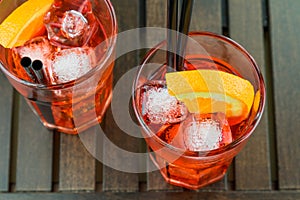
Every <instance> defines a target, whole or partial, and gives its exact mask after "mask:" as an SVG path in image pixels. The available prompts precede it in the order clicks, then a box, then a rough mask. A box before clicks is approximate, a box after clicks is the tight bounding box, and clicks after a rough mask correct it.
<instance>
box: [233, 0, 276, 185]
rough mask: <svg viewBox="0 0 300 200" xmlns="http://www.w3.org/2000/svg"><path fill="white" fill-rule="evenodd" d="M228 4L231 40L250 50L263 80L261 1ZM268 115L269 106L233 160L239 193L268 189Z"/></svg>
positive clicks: (237, 0) (244, 0) (235, 1)
mask: <svg viewBox="0 0 300 200" xmlns="http://www.w3.org/2000/svg"><path fill="white" fill-rule="evenodd" d="M228 3H229V5H228V7H229V11H230V12H229V31H230V37H231V38H232V39H234V40H235V41H237V42H238V43H240V44H241V45H242V46H244V47H245V48H246V49H247V50H248V51H249V53H250V54H251V55H252V56H253V57H254V59H255V60H256V62H257V64H258V65H259V66H260V69H261V70H262V72H263V75H264V77H266V67H265V53H264V38H263V36H264V33H263V19H262V16H263V15H262V1H261V0H252V1H248V0H229V1H228ZM267 81H268V80H266V82H267ZM267 113H268V106H266V107H265V112H264V115H263V117H262V119H261V122H260V125H259V126H258V128H257V129H256V130H255V132H254V133H253V135H252V136H251V138H250V140H249V142H248V144H247V146H246V147H245V148H244V149H243V150H242V151H241V152H240V154H239V155H238V156H237V158H236V160H235V179H236V184H235V187H236V189H238V190H266V189H271V175H270V158H269V148H268V118H267ZM253 169H255V170H253Z"/></svg>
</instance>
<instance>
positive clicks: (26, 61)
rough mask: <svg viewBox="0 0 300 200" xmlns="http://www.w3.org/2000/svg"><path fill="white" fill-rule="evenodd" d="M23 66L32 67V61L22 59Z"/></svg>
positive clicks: (27, 58) (26, 58)
mask: <svg viewBox="0 0 300 200" xmlns="http://www.w3.org/2000/svg"><path fill="white" fill-rule="evenodd" d="M21 65H22V66H23V67H29V66H30V65H31V59H30V58H29V57H23V58H22V59H21Z"/></svg>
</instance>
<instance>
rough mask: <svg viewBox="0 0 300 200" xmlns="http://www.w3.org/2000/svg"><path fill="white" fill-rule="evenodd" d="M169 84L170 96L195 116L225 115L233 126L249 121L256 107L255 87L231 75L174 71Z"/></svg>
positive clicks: (202, 71) (214, 72)
mask: <svg viewBox="0 0 300 200" xmlns="http://www.w3.org/2000/svg"><path fill="white" fill-rule="evenodd" d="M166 82H167V87H168V91H169V93H170V95H172V96H175V97H176V98H177V99H178V100H180V101H182V102H184V103H185V105H186V106H187V108H188V110H189V111H190V112H191V113H200V114H207V113H215V112H222V113H225V114H226V117H227V118H228V122H229V123H230V124H231V125H233V124H237V123H239V122H241V121H243V120H244V119H246V118H247V117H248V115H249V112H250V109H251V107H252V104H253V99H254V88H253V86H252V84H251V83H250V82H249V81H248V80H245V79H243V78H241V77H239V76H236V75H233V74H230V73H227V72H222V71H217V70H190V71H180V72H171V73H167V74H166Z"/></svg>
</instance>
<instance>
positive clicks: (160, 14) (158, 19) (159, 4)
mask: <svg viewBox="0 0 300 200" xmlns="http://www.w3.org/2000/svg"><path fill="white" fill-rule="evenodd" d="M146 2H147V4H146V26H147V27H162V28H166V27H167V20H166V19H167V17H166V14H167V1H161V0H147V1H146ZM153 37H155V36H153ZM153 40H154V38H153ZM147 167H148V169H152V168H153V163H152V160H151V159H150V158H148V159H147ZM147 190H148V191H164V190H173V191H174V190H182V189H181V188H179V187H176V186H172V185H170V184H168V183H166V182H165V180H164V179H163V177H162V175H161V173H160V172H159V171H152V172H148V173H147Z"/></svg>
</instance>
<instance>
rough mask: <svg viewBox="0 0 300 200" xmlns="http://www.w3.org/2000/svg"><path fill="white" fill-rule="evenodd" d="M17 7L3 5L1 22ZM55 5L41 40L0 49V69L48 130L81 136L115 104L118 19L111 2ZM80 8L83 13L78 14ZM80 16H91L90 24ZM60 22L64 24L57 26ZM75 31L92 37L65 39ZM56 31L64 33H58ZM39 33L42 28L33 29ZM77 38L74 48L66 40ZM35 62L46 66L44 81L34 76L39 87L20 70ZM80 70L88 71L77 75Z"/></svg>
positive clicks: (60, 1) (80, 1)
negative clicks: (36, 58)
mask: <svg viewBox="0 0 300 200" xmlns="http://www.w3.org/2000/svg"><path fill="white" fill-rule="evenodd" d="M14 2H15V3H11V2H9V1H8V0H4V1H2V2H1V14H0V22H1V21H3V20H4V19H5V18H6V17H7V16H8V15H9V14H10V13H12V12H13V11H14V10H15V9H16V8H18V7H19V6H20V5H21V4H22V3H23V2H24V1H21V0H20V1H14ZM53 2H54V3H55V4H56V5H55V6H52V7H51V9H52V10H51V11H50V8H49V11H48V12H47V13H48V14H47V19H46V17H45V18H44V25H45V27H47V26H48V27H47V30H46V29H44V33H43V34H42V35H39V36H38V37H36V38H32V39H31V40H29V41H28V42H26V43H25V44H24V45H22V46H20V47H13V48H4V47H3V46H1V45H0V56H1V57H0V60H1V63H0V68H1V70H2V71H3V73H4V74H5V75H6V77H7V78H8V80H9V81H10V83H11V84H12V85H13V87H14V88H15V89H16V90H17V91H18V92H19V93H20V94H21V95H22V96H23V97H24V98H25V99H26V101H27V103H28V104H29V106H30V107H31V108H32V110H33V112H34V113H35V114H36V115H37V116H38V117H39V119H40V121H41V122H42V123H43V125H44V126H45V127H47V128H49V129H52V130H53V129H54V130H57V131H59V132H63V133H69V134H77V133H79V132H81V131H83V130H86V129H87V128H89V127H91V126H93V125H95V124H98V123H99V122H101V120H102V118H103V114H104V112H105V111H106V109H107V107H108V105H109V103H110V101H111V96H112V83H113V82H112V81H113V73H112V72H113V66H114V57H115V46H116V34H117V22H116V16H115V13H114V10H113V7H112V5H111V3H110V1H109V0H90V1H89V0H76V1H69V0H54V1H53ZM53 5H54V4H53ZM57 5H58V6H57ZM60 5H63V6H62V7H59V6H60ZM82 5H83V6H82ZM80 6H81V7H80ZM89 6H91V7H89ZM57 7H59V8H57ZM79 7H80V9H79V11H78V10H76V8H79ZM88 9H91V10H90V11H89V10H88ZM74 10H75V11H74ZM81 11H82V12H86V13H87V14H86V16H87V17H86V18H84V17H83V14H81V13H80V12H81ZM91 13H92V14H91ZM59 17H60V18H59ZM62 19H63V20H62ZM72 20H73V22H71V24H70V25H69V24H68V23H70V21H72ZM89 20H90V21H92V23H93V24H92V25H90V27H88V28H85V29H84V28H83V26H84V25H85V23H91V22H90V21H89ZM61 21H65V24H59V25H58V23H61ZM80 23H81V24H80ZM76 26H77V28H78V29H80V28H82V30H80V31H81V32H84V33H83V34H85V32H88V31H89V35H87V36H85V38H83V39H81V38H79V39H78V38H75V37H76V35H75V36H74V35H69V36H66V34H67V33H66V32H67V31H69V32H70V33H74V32H75V31H76V30H75V29H76ZM58 27H60V28H61V29H64V30H63V31H61V30H60V31H59V32H58V33H56V32H55V31H57V30H59V29H58ZM74 27H75V28H74ZM35 28H40V27H32V29H35ZM72 28H74V30H72ZM45 30H46V31H45ZM61 33H64V34H61ZM56 34H58V35H56ZM59 34H60V35H59ZM73 36H74V38H75V39H74V40H73V41H72V42H70V41H69V40H68V37H69V38H71V39H72V37H73ZM71 39H70V40H71ZM50 50H51V51H52V52H50ZM41 53H43V55H42V56H41V55H40V54H41ZM35 56H37V57H38V58H41V57H43V60H42V61H43V64H44V69H43V71H42V72H43V74H42V75H44V76H43V77H42V79H41V78H39V76H40V75H41V74H36V75H37V76H36V77H37V78H36V79H38V81H37V80H33V78H32V77H31V76H29V75H28V73H26V72H27V71H26V70H24V69H25V68H24V66H23V67H22V66H21V64H20V63H21V60H22V59H23V58H24V57H29V58H31V60H32V61H34V59H35ZM24 60H25V59H24ZM24 62H25V61H24ZM25 63H26V62H25ZM82 63H83V64H82ZM81 64H82V65H84V67H86V68H85V69H83V70H82V69H79V68H78V66H79V65H81ZM32 66H33V62H32ZM36 67H39V65H36ZM54 67H55V68H54ZM55 70H56V71H55ZM59 70H61V71H59ZM76 70H78V71H76ZM36 72H39V71H38V70H36V71H35V73H36ZM68 78H69V79H68Z"/></svg>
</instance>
